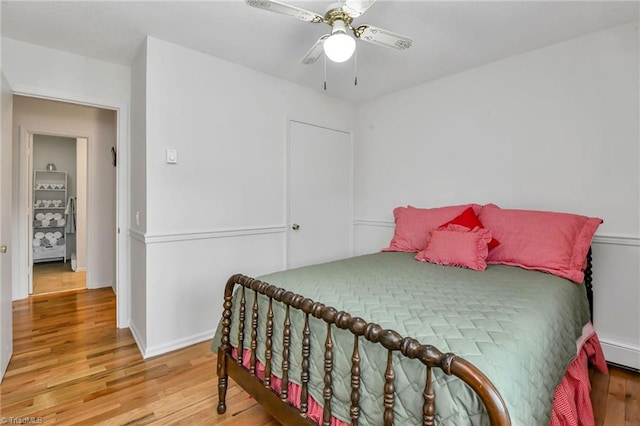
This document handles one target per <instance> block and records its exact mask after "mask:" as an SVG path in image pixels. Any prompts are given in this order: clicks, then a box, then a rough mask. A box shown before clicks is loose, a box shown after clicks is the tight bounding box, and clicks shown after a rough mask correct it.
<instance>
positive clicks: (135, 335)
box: [129, 322, 146, 358]
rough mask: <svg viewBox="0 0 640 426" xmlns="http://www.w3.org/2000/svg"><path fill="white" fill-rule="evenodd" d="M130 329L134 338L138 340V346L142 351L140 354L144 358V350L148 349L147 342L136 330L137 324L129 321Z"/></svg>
mask: <svg viewBox="0 0 640 426" xmlns="http://www.w3.org/2000/svg"><path fill="white" fill-rule="evenodd" d="M129 330H131V335H132V336H133V340H134V341H135V342H136V346H138V351H140V355H142V358H144V352H145V349H146V346H145V343H144V342H143V341H142V339H141V338H140V333H138V330H136V327H135V325H133V323H132V322H129Z"/></svg>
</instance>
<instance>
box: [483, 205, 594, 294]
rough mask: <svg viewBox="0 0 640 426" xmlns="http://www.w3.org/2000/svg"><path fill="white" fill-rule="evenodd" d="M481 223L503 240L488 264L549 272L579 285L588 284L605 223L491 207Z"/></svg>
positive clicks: (574, 215)
mask: <svg viewBox="0 0 640 426" xmlns="http://www.w3.org/2000/svg"><path fill="white" fill-rule="evenodd" d="M479 219H480V221H481V222H482V223H484V224H485V225H486V226H487V228H490V229H491V233H492V234H494V235H495V236H496V238H498V239H499V240H500V246H499V247H496V248H495V249H493V250H491V252H489V255H488V256H487V263H489V264H504V265H513V266H520V267H522V268H525V269H535V270H539V271H544V272H549V273H551V274H554V275H557V276H559V277H563V278H567V279H570V280H571V281H574V282H576V283H581V282H582V281H583V280H584V265H585V258H586V256H587V251H588V250H589V247H590V246H591V240H592V239H593V235H594V234H595V232H596V229H597V228H598V226H599V225H600V224H601V223H602V219H600V218H596V217H586V216H580V215H576V214H570V213H556V212H548V211H536V210H511V209H501V208H500V207H498V206H496V205H493V204H488V205H486V206H484V207H483V208H482V211H481V212H480V216H479Z"/></svg>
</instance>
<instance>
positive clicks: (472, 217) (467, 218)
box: [440, 207, 500, 250]
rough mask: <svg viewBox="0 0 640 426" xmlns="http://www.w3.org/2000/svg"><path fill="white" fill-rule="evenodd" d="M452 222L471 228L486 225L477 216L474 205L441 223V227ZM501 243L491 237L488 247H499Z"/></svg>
mask: <svg viewBox="0 0 640 426" xmlns="http://www.w3.org/2000/svg"><path fill="white" fill-rule="evenodd" d="M451 224H453V225H461V226H464V227H466V228H469V229H473V228H475V227H476V226H477V227H479V228H480V229H482V228H484V226H482V222H480V219H478V216H476V213H475V212H474V211H473V208H472V207H469V208H468V209H466V210H465V211H463V212H462V213H460V214H459V215H458V216H456V217H455V218H453V219H451V220H450V221H449V222H447V223H444V224H442V225H440V228H446V227H447V225H451ZM499 245H500V241H498V240H496V239H495V238H491V242H489V244H488V247H489V250H491V249H492V248H495V247H498V246H499Z"/></svg>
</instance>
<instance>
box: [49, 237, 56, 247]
mask: <svg viewBox="0 0 640 426" xmlns="http://www.w3.org/2000/svg"><path fill="white" fill-rule="evenodd" d="M49 243H50V244H51V245H52V246H55V245H58V239H57V238H56V237H51V238H49Z"/></svg>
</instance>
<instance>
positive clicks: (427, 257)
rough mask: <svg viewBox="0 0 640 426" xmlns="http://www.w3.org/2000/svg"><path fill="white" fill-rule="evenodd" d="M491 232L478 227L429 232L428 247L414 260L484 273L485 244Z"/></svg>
mask: <svg viewBox="0 0 640 426" xmlns="http://www.w3.org/2000/svg"><path fill="white" fill-rule="evenodd" d="M489 241H491V231H490V230H488V229H483V228H480V227H478V226H476V227H474V228H473V229H469V228H467V227H464V226H461V225H448V226H446V227H444V228H439V229H436V230H434V231H432V232H431V238H430V240H429V245H428V246H427V248H426V249H424V250H422V251H421V252H420V253H418V254H417V255H416V257H415V258H416V260H420V261H423V262H431V263H437V264H438V265H448V266H460V267H463V268H469V269H474V270H476V271H484V270H485V269H487V262H486V259H487V253H488V252H489V249H488V247H487V244H488V243H489Z"/></svg>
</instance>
